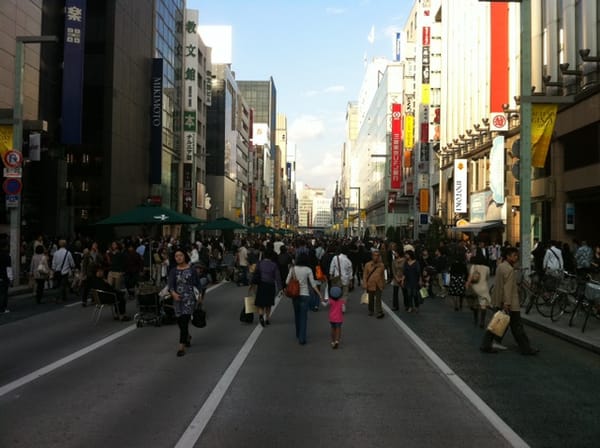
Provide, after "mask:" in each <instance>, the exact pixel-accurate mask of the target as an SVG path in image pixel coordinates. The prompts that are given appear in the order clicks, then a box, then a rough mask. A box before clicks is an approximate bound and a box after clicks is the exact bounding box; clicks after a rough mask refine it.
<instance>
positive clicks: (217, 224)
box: [196, 217, 247, 230]
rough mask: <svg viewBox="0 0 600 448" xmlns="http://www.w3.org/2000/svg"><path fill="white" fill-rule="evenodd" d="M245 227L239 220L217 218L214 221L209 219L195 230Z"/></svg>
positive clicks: (239, 228)
mask: <svg viewBox="0 0 600 448" xmlns="http://www.w3.org/2000/svg"><path fill="white" fill-rule="evenodd" d="M242 229H244V230H245V229H247V227H246V226H245V225H243V224H240V223H239V222H236V221H232V220H231V219H229V218H224V217H223V218H217V219H215V220H214V221H209V222H207V223H206V224H202V225H201V226H198V228H197V229H196V230H242Z"/></svg>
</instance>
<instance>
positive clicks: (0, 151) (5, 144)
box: [0, 125, 13, 160]
mask: <svg viewBox="0 0 600 448" xmlns="http://www.w3.org/2000/svg"><path fill="white" fill-rule="evenodd" d="M12 149H13V128H12V125H11V126H4V125H2V126H0V157H1V158H2V160H4V155H5V154H6V153H7V152H8V151H12Z"/></svg>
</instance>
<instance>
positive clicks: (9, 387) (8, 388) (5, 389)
mask: <svg viewBox="0 0 600 448" xmlns="http://www.w3.org/2000/svg"><path fill="white" fill-rule="evenodd" d="M221 285H222V283H218V284H216V285H213V286H211V287H210V288H208V289H207V290H206V292H209V291H212V290H213V289H216V288H218V287H219V286H221ZM79 304H80V302H79V303H71V304H68V305H65V307H68V306H75V305H79ZM136 328H137V327H136V326H135V325H130V326H128V327H126V328H124V329H123V330H120V331H117V332H116V333H113V334H111V335H110V336H107V337H105V338H104V339H100V340H99V341H97V342H94V343H93V344H91V345H88V346H87V347H84V348H82V349H81V350H77V351H76V352H74V353H71V354H70V355H68V356H65V357H64V358H62V359H59V360H58V361H55V362H53V363H51V364H48V365H47V366H44V367H42V368H41V369H38V370H36V371H34V372H31V373H29V374H27V375H25V376H23V377H21V378H19V379H16V380H14V381H12V382H10V383H8V384H5V385H4V386H1V387H0V397H2V396H4V395H6V394H8V393H10V392H12V391H13V390H15V389H18V388H19V387H21V386H24V385H25V384H28V383H30V382H32V381H35V380H37V379H38V378H40V377H42V376H44V375H47V374H48V373H50V372H52V371H54V370H56V369H58V368H60V367H62V366H64V365H66V364H68V363H70V362H71V361H75V360H76V359H79V358H81V357H82V356H85V355H87V354H88V353H90V352H92V351H94V350H96V349H98V348H100V347H102V346H104V345H106V344H108V343H110V342H112V341H114V340H116V339H119V338H120V337H121V336H125V335H126V334H127V333H129V332H131V331H133V330H135V329H136Z"/></svg>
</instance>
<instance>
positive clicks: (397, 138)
mask: <svg viewBox="0 0 600 448" xmlns="http://www.w3.org/2000/svg"><path fill="white" fill-rule="evenodd" d="M391 156H392V161H391V179H390V188H391V189H392V190H400V189H401V188H402V104H398V103H393V104H392V151H391Z"/></svg>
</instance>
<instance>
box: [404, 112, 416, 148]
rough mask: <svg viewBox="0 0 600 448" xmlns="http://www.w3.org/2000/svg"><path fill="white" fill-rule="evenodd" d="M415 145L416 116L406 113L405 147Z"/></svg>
mask: <svg viewBox="0 0 600 448" xmlns="http://www.w3.org/2000/svg"><path fill="white" fill-rule="evenodd" d="M413 146H415V117H414V116H413V115H406V116H405V117H404V149H412V148H413Z"/></svg>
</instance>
